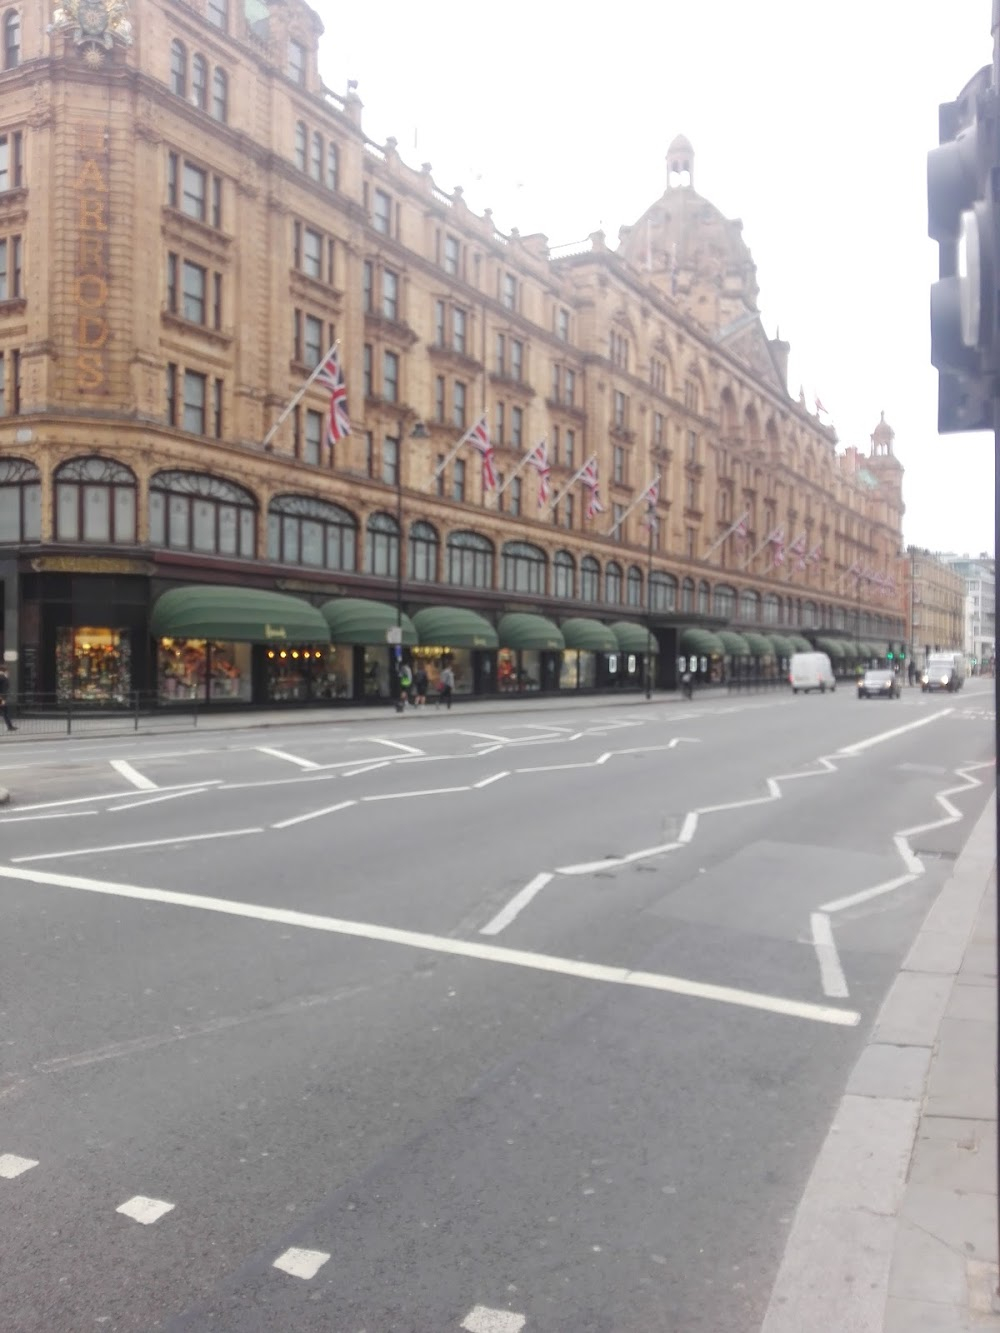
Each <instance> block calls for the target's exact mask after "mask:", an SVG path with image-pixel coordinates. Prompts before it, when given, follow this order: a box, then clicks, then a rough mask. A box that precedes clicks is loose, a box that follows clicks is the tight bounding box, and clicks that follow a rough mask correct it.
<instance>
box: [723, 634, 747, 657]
mask: <svg viewBox="0 0 1000 1333" xmlns="http://www.w3.org/2000/svg"><path fill="white" fill-rule="evenodd" d="M718 633H719V638H720V639H721V640H722V646H723V648H725V650H726V654H727V656H729V657H749V656H750V645H749V644H748V643H747V641H746V639H744V637H743V635H742V634H737V633H736V631H735V630H731V629H720V630H719V632H718Z"/></svg>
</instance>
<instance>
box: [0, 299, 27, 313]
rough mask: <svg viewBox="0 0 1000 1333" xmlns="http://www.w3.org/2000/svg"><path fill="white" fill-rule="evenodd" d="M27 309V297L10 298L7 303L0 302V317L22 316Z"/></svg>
mask: <svg viewBox="0 0 1000 1333" xmlns="http://www.w3.org/2000/svg"><path fill="white" fill-rule="evenodd" d="M27 308H28V299H27V297H25V296H12V297H11V298H10V299H9V300H7V301H0V317H2V316H3V315H23V314H24V312H25V310H26V309H27Z"/></svg>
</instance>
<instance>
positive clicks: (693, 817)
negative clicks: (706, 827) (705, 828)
mask: <svg viewBox="0 0 1000 1333" xmlns="http://www.w3.org/2000/svg"><path fill="white" fill-rule="evenodd" d="M697 827H698V812H697V810H689V811H688V813H687V814H686V815H685V816H684V823H683V824H682V825H681V831H680V833H678V835H677V841H678V842H690V841H691V839H692V838H693V837H694V835H695V830H696V829H697Z"/></svg>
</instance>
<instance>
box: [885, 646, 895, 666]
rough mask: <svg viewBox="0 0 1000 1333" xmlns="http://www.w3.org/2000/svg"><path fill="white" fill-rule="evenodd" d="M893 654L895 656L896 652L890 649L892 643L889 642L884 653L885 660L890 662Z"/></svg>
mask: <svg viewBox="0 0 1000 1333" xmlns="http://www.w3.org/2000/svg"><path fill="white" fill-rule="evenodd" d="M895 656H896V654H895V653H894V652H893V650H892V644H891V643H890V644H889V651H888V652H887V653H886V655H885V657H886V661H887V662H891V661H892V659H893V658H894V657H895Z"/></svg>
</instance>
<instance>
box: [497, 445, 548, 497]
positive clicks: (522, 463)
mask: <svg viewBox="0 0 1000 1333" xmlns="http://www.w3.org/2000/svg"><path fill="white" fill-rule="evenodd" d="M547 439H548V436H547V435H543V436H542V438H541V439H540V440H539V441H538V444H536V445H535V447H534V449H529V450H528V452H527V453H526V454H525V455H524V457H523V458H522V459H521V461H520V463H518V465H517V467H516V468H515V469H514V471H513V472H512V473H511V474H510V476H509V477H508V478H507V480H506V481H505V482H504V484H503V485H502V486H500V487H498V488H497V499H498V500H499V499H500V497H501V495H503V493H504V491H505V490H506V489H507V487H508V486H509V485H510V483H511V482H512V481H513V480H514V478H515V477H516V476H517V474H518V473H519V472H520V471H521V469H522V468H523V467H525V466H527V463H528V460H529V459H530V458H532V457H533V456H534V455H535V454H536V453H537V452H538V450H539V449H540V448H541V446H542V445H543V444H544V443H545V441H546V440H547Z"/></svg>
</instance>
